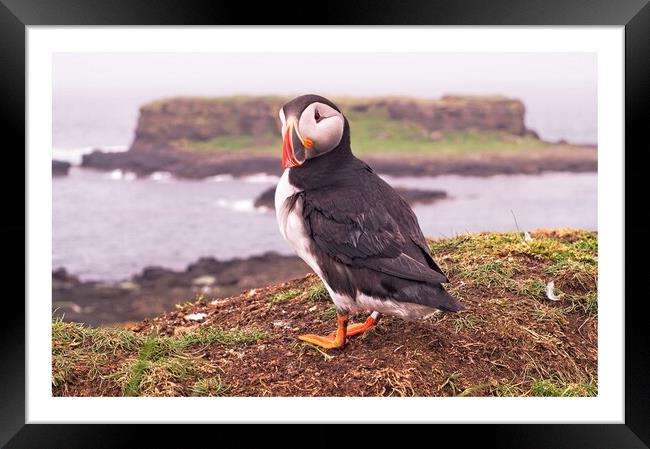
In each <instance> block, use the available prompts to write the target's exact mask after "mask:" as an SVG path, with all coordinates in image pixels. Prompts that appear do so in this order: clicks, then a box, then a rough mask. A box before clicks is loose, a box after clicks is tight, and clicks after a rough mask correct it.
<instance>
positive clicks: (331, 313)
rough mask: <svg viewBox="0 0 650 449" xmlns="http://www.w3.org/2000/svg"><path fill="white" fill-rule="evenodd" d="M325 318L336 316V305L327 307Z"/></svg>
mask: <svg viewBox="0 0 650 449" xmlns="http://www.w3.org/2000/svg"><path fill="white" fill-rule="evenodd" d="M323 318H327V319H332V318H336V307H334V306H332V307H328V308H327V309H325V311H324V312H323Z"/></svg>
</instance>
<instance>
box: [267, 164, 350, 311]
mask: <svg viewBox="0 0 650 449" xmlns="http://www.w3.org/2000/svg"><path fill="white" fill-rule="evenodd" d="M289 170H291V169H290V168H287V169H286V170H285V171H284V173H283V174H282V177H281V178H280V182H278V186H277V187H276V188H275V216H276V218H277V220H278V227H279V228H280V234H282V237H284V239H285V240H286V241H287V242H289V243H290V244H291V246H292V247H293V249H294V250H295V251H296V253H297V254H298V256H299V257H300V258H301V259H302V260H304V261H305V263H306V264H307V265H309V268H311V269H312V270H313V271H314V273H316V274H317V275H318V277H320V278H321V280H322V281H323V284H324V285H325V288H326V289H327V291H328V292H329V293H330V296H331V297H332V299H333V300H334V302H335V303H337V301H345V300H347V301H350V299H349V298H345V299H344V298H343V297H341V295H339V294H338V293H336V292H334V291H333V290H332V289H331V288H330V286H329V285H328V284H327V281H325V278H324V277H323V271H322V270H321V268H320V266H319V265H318V262H317V261H316V257H314V254H313V253H312V250H311V237H310V236H309V235H307V232H306V230H305V225H304V223H303V217H302V207H303V206H302V203H301V202H300V201H297V202H296V203H295V205H294V207H293V209H291V210H288V204H287V201H286V200H287V198H289V197H290V196H292V195H294V194H296V193H298V192H301V190H300V189H298V188H296V187H295V186H293V185H291V183H290V182H289Z"/></svg>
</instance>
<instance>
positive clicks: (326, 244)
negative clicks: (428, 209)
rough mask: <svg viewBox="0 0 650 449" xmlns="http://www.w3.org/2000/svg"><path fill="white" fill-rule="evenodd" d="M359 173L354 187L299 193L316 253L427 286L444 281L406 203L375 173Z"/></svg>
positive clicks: (444, 278) (328, 188) (443, 276)
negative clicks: (321, 252) (317, 251)
mask: <svg viewBox="0 0 650 449" xmlns="http://www.w3.org/2000/svg"><path fill="white" fill-rule="evenodd" d="M359 175H360V179H358V182H357V183H356V185H355V186H354V187H353V188H349V186H348V187H347V188H344V189H343V188H337V187H336V186H334V187H327V188H324V189H318V190H315V191H309V190H308V191H304V192H302V193H301V195H302V199H303V217H304V219H305V224H306V225H307V227H308V230H309V232H310V233H311V237H312V239H313V241H314V242H315V243H316V245H317V246H318V247H319V249H320V250H322V251H323V252H325V253H326V254H327V255H329V256H330V257H332V258H333V259H335V260H337V261H339V262H341V263H343V264H346V265H350V266H354V267H363V268H368V269H371V270H374V271H378V272H381V273H385V274H388V275H392V276H396V277H399V278H402V279H409V280H414V281H420V282H426V283H431V284H440V283H443V282H449V281H448V279H447V277H446V276H445V275H444V273H443V272H442V270H440V268H439V267H438V266H437V265H436V263H435V262H434V261H433V258H432V257H431V254H430V252H429V248H428V247H427V244H426V240H425V238H424V236H423V235H422V231H421V230H420V227H419V225H418V222H417V219H416V217H415V214H414V213H413V211H412V210H411V208H410V206H409V205H408V204H407V203H406V201H404V199H403V198H402V197H401V196H399V194H397V193H396V192H395V191H394V190H393V189H392V188H391V187H390V186H389V185H388V184H386V183H385V182H384V181H383V180H382V179H381V178H379V177H378V176H377V175H376V174H375V173H374V172H371V171H364V172H363V173H359Z"/></svg>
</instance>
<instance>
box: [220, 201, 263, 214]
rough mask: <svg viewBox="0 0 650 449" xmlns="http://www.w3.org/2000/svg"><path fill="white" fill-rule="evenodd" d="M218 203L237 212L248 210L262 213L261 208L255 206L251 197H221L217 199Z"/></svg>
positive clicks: (248, 211)
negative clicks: (228, 198)
mask: <svg viewBox="0 0 650 449" xmlns="http://www.w3.org/2000/svg"><path fill="white" fill-rule="evenodd" d="M216 205H217V206H219V207H223V208H226V209H230V210H233V211H235V212H247V213H251V212H252V213H262V212H263V211H262V210H260V209H261V208H256V207H255V202H254V201H253V200H251V199H244V200H227V199H224V198H219V199H218V200H217V201H216Z"/></svg>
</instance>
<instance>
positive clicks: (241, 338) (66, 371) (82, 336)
mask: <svg viewBox="0 0 650 449" xmlns="http://www.w3.org/2000/svg"><path fill="white" fill-rule="evenodd" d="M264 338H266V333H265V332H262V331H260V330H257V329H238V330H223V329H219V328H216V327H209V328H201V329H199V330H196V331H192V332H187V333H185V334H182V335H178V336H174V337H168V336H160V335H155V334H150V335H139V334H135V333H133V332H129V331H127V330H122V329H115V328H92V327H87V326H84V325H81V324H78V323H65V322H62V321H60V320H56V321H54V322H53V323H52V346H53V348H52V387H53V388H55V389H57V388H62V387H65V386H66V384H67V383H68V382H69V381H70V380H71V378H72V377H73V376H78V375H80V374H79V373H78V372H76V371H75V370H76V369H82V370H83V371H84V372H83V376H84V377H85V378H86V379H87V380H90V381H93V382H98V383H104V384H105V385H106V388H110V387H111V385H116V386H118V387H119V388H120V390H121V394H122V395H124V396H158V395H187V394H189V393H193V394H195V393H196V391H194V390H196V389H198V390H197V391H202V390H201V389H202V388H203V389H205V388H208V389H210V391H211V392H213V393H215V392H216V391H217V390H215V388H214V385H212V386H210V385H209V384H206V385H203V386H201V385H202V384H199V385H198V386H196V384H195V386H196V389H194V388H193V389H192V392H189V391H187V387H186V386H185V384H186V383H187V382H189V381H191V380H192V379H195V380H196V382H198V380H200V379H201V378H203V377H205V376H211V377H214V375H215V374H216V370H217V369H218V367H216V366H213V365H211V364H209V363H208V362H206V361H205V360H204V359H203V358H202V357H201V356H200V355H201V353H202V351H204V350H205V349H206V348H208V347H209V346H211V345H230V346H237V345H246V344H253V343H257V342H259V341H260V340H263V339H264ZM124 356H126V358H124ZM112 360H116V361H119V363H120V366H119V368H118V369H116V370H115V371H114V372H112V373H107V372H103V371H102V369H101V368H102V367H105V366H108V365H110V362H111V361H112ZM225 391H226V389H225V387H223V388H221V390H219V392H220V394H223V393H224V392H225Z"/></svg>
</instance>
